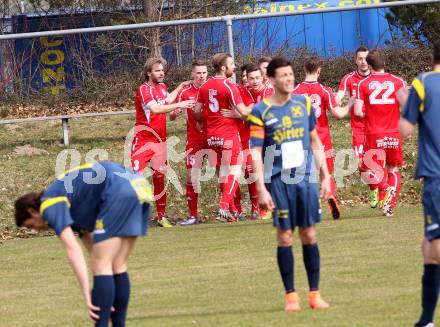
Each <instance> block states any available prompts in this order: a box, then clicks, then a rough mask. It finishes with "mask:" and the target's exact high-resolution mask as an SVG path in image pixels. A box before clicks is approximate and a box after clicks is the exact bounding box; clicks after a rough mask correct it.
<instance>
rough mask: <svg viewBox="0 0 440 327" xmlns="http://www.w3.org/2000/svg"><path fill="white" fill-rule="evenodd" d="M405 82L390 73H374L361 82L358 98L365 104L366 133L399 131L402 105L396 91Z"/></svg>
mask: <svg viewBox="0 0 440 327" xmlns="http://www.w3.org/2000/svg"><path fill="white" fill-rule="evenodd" d="M405 86H406V85H405V82H404V81H403V79H401V78H400V77H397V76H395V75H392V74H389V73H373V74H371V75H369V76H368V77H367V78H365V79H363V80H362V81H361V82H359V85H358V90H357V94H356V99H359V100H363V101H364V105H365V134H380V133H398V132H399V119H400V105H399V102H398V101H397V96H396V93H397V91H399V90H400V89H401V88H402V87H405Z"/></svg>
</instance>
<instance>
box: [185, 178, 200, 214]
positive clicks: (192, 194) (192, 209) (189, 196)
mask: <svg viewBox="0 0 440 327" xmlns="http://www.w3.org/2000/svg"><path fill="white" fill-rule="evenodd" d="M198 199H199V194H198V193H197V192H196V191H195V190H194V186H193V185H192V183H191V182H190V181H188V182H186V200H187V202H188V209H189V214H190V216H193V217H197V202H198Z"/></svg>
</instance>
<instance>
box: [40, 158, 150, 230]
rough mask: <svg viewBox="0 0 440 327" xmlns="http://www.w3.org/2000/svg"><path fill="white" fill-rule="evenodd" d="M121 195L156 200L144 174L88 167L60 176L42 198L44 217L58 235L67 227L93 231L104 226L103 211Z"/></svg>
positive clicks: (112, 166)
mask: <svg viewBox="0 0 440 327" xmlns="http://www.w3.org/2000/svg"><path fill="white" fill-rule="evenodd" d="M121 196H122V197H123V196H128V197H130V196H131V197H136V196H137V200H138V201H139V202H140V203H147V202H149V201H151V200H152V192H151V189H150V188H149V186H148V184H147V181H146V180H145V178H144V177H143V176H142V175H139V174H136V173H133V172H131V171H129V170H126V168H125V167H123V166H122V165H119V164H116V163H111V162H99V163H95V164H85V165H82V166H79V167H77V168H74V169H71V170H69V171H67V172H65V173H64V174H62V175H61V176H58V178H57V180H55V181H54V182H53V183H52V184H51V185H50V186H49V187H48V189H47V191H46V192H45V193H44V194H43V196H42V198H41V205H40V214H41V215H42V217H43V219H44V220H45V221H47V223H48V224H49V226H50V227H52V228H53V229H54V230H55V232H56V234H57V235H59V234H60V233H61V232H62V231H63V230H64V229H65V228H66V227H67V226H71V227H72V229H73V230H74V231H78V232H79V231H87V232H93V231H96V230H99V229H101V228H100V227H102V226H99V224H101V223H100V222H101V221H102V220H100V217H99V215H100V214H102V208H103V207H105V206H106V205H108V204H109V203H112V202H113V203H114V202H115V200H116V199H117V198H118V197H121Z"/></svg>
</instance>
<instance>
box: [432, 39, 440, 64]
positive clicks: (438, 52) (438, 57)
mask: <svg viewBox="0 0 440 327" xmlns="http://www.w3.org/2000/svg"><path fill="white" fill-rule="evenodd" d="M433 52H434V53H433V59H434V65H440V40H439V41H437V42H434V51H433Z"/></svg>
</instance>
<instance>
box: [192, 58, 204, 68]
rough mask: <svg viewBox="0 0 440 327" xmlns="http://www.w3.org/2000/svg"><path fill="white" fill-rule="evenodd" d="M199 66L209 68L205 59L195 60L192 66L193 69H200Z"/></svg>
mask: <svg viewBox="0 0 440 327" xmlns="http://www.w3.org/2000/svg"><path fill="white" fill-rule="evenodd" d="M199 66H208V64H207V63H206V61H205V60H203V59H194V60H193V62H192V64H191V68H194V67H199Z"/></svg>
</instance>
